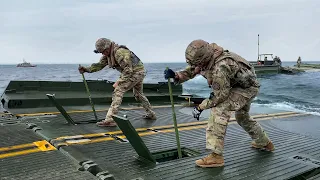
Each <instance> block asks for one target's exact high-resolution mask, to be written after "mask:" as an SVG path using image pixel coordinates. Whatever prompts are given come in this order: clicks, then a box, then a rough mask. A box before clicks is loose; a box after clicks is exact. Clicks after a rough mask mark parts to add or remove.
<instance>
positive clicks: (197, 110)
mask: <svg viewBox="0 0 320 180" xmlns="http://www.w3.org/2000/svg"><path fill="white" fill-rule="evenodd" d="M202 111H203V110H201V109H200V108H199V106H196V107H194V109H193V111H192V114H193V117H194V118H196V119H197V120H198V121H199V117H200V114H201V113H202Z"/></svg>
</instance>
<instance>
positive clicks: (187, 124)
mask: <svg viewBox="0 0 320 180" xmlns="http://www.w3.org/2000/svg"><path fill="white" fill-rule="evenodd" d="M290 114H293V115H299V114H298V113H296V112H281V113H274V114H262V115H254V116H251V117H252V118H259V120H260V118H264V117H266V118H268V119H270V118H273V117H283V115H290ZM230 121H235V118H231V119H230ZM207 123H208V121H197V122H189V123H181V124H178V127H182V126H190V125H205V124H207ZM229 123H231V122H229ZM165 128H173V125H165V126H154V127H149V128H137V129H136V131H137V132H141V131H148V129H149V130H160V131H161V129H165ZM105 134H112V135H117V134H122V131H121V130H118V131H111V132H105V133H96V134H82V135H76V136H82V137H86V138H90V137H99V136H103V135H105ZM70 138H73V136H62V137H58V138H56V139H55V140H61V139H70Z"/></svg>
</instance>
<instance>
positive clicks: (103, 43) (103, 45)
mask: <svg viewBox="0 0 320 180" xmlns="http://www.w3.org/2000/svg"><path fill="white" fill-rule="evenodd" d="M111 42H112V41H111V40H110V39H107V38H99V39H98V40H97V41H96V49H95V50H94V52H95V53H102V52H103V51H104V50H106V49H108V48H109V47H110V46H111Z"/></svg>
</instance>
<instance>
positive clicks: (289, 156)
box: [0, 107, 320, 180]
mask: <svg viewBox="0 0 320 180" xmlns="http://www.w3.org/2000/svg"><path fill="white" fill-rule="evenodd" d="M181 108H183V107H179V108H178V107H177V108H176V114H177V120H178V123H179V124H181V123H188V122H196V120H194V119H193V118H192V117H190V114H184V113H182V112H181V111H180V110H181ZM155 111H156V113H157V115H158V120H156V121H147V120H142V119H141V116H142V115H143V113H144V112H143V110H130V111H121V112H120V115H123V114H126V115H127V116H128V118H129V120H130V122H131V123H132V124H133V126H134V127H135V128H141V127H149V128H151V129H154V130H156V131H154V130H150V129H149V130H140V131H138V133H139V134H140V136H141V138H142V139H143V141H144V142H145V144H146V145H147V147H148V148H149V150H150V151H151V152H156V151H164V150H170V149H175V148H176V139H175V135H174V128H173V127H168V126H167V127H164V128H161V127H154V126H159V125H167V124H169V125H171V124H172V114H171V113H172V111H171V109H170V108H159V109H155ZM105 113H106V112H101V113H100V115H99V117H103V116H104V115H105ZM70 115H71V116H73V118H74V120H76V121H78V122H80V121H83V120H88V119H90V118H92V119H93V117H94V116H93V114H92V112H91V115H90V113H74V114H70ZM319 119H320V118H319V117H318V116H312V115H303V116H300V115H297V116H295V117H285V116H283V117H282V118H279V119H274V120H263V121H258V122H259V123H260V124H261V125H262V126H263V128H264V129H265V131H266V132H267V134H268V135H269V137H270V138H271V139H272V141H273V143H274V144H275V147H276V150H275V151H274V152H273V153H270V152H263V151H259V150H256V149H253V148H251V147H250V142H251V139H250V137H249V135H247V133H246V132H245V131H244V130H243V129H242V128H241V127H240V126H239V125H237V124H234V123H230V124H229V126H228V129H227V135H226V140H225V153H224V157H225V167H223V168H213V169H212V168H199V167H196V165H195V160H197V159H200V158H202V157H204V156H205V155H207V154H208V153H209V151H207V150H206V149H205V122H203V123H201V122H200V123H199V124H192V125H188V124H187V125H184V126H183V127H180V131H179V134H180V142H181V147H185V148H189V149H192V150H194V151H197V152H198V153H199V154H198V155H195V156H191V157H185V158H182V159H175V160H170V161H166V162H159V163H158V164H157V165H151V164H147V163H145V162H142V161H139V160H138V159H137V154H136V152H135V151H134V149H133V148H132V146H131V145H130V143H128V142H126V141H125V140H126V139H124V138H125V137H124V136H123V135H122V134H121V132H118V133H116V137H117V138H120V139H117V140H116V138H114V137H110V136H103V135H102V136H101V137H89V136H90V134H91V135H92V134H96V133H105V134H108V133H109V132H110V131H111V132H110V133H111V134H112V131H117V130H119V128H117V127H115V128H102V127H97V126H96V125H95V124H94V123H89V124H78V125H67V124H66V121H65V120H63V119H62V117H61V115H58V116H52V117H38V118H34V117H30V118H28V117H25V118H19V119H18V120H16V119H13V120H12V121H13V122H14V121H17V122H18V123H15V124H7V123H4V125H0V130H1V131H0V133H1V134H0V135H1V137H6V138H5V139H4V140H3V141H0V157H1V154H4V153H7V152H8V151H7V152H4V151H1V148H3V147H9V146H14V145H19V144H27V143H32V142H35V141H40V140H48V141H49V140H52V139H53V141H50V142H52V143H53V145H55V146H58V145H59V147H60V149H57V150H51V151H44V152H42V151H40V152H35V153H29V154H24V155H16V156H12V157H2V158H0V166H1V167H5V168H1V170H0V174H1V175H0V179H5V178H7V179H28V178H29V179H31V178H38V179H95V178H96V177H95V176H94V175H92V174H90V173H89V172H81V171H78V168H79V166H77V165H76V164H79V163H80V161H82V160H83V159H86V160H92V161H93V162H94V163H96V164H97V165H98V167H99V168H100V169H101V170H102V171H108V172H109V173H110V174H112V175H113V177H114V178H115V179H129V180H131V179H137V178H140V179H144V180H147V179H150V180H157V179H245V180H247V179H292V178H294V177H298V176H299V177H300V178H301V177H302V175H303V176H307V175H308V173H311V172H315V175H316V174H317V173H319V171H317V170H319V167H320V155H319V152H320V139H318V138H316V137H315V135H317V134H316V133H317V129H316V128H317V126H318V120H319ZM203 120H205V118H202V119H201V121H203ZM7 121H10V120H8V119H3V120H2V121H1V122H7ZM289 121H292V122H295V123H296V124H297V125H292V124H291V125H292V126H290V129H288V125H287V124H286V123H285V122H289ZM303 122H306V123H305V124H304V128H301V125H302V124H299V123H303ZM25 123H34V124H35V125H34V129H33V130H31V129H26V128H27V127H28V126H27V125H26V124H25ZM286 125H287V126H286ZM285 127H286V128H285ZM35 128H41V129H38V130H37V131H36V132H34V130H35ZM305 130H308V131H309V132H308V134H306V133H305ZM310 132H313V133H311V134H310ZM71 135H72V136H75V135H84V136H86V137H84V138H82V137H80V138H79V136H78V137H77V136H76V137H73V138H70V139H69V140H70V141H67V140H62V141H61V142H60V141H54V140H59V138H60V137H63V136H71ZM77 138H78V139H77ZM86 138H88V139H90V140H88V139H86ZM60 140H61V139H60ZM73 140H75V141H73ZM77 140H80V141H77ZM81 140H84V141H81ZM63 142H69V144H68V145H67V146H64V145H61V143H63ZM59 143H60V144H59ZM21 150H25V149H21ZM15 151H18V150H15ZM19 151H20V150H19ZM63 151H64V152H67V153H68V154H69V156H66V155H64V154H62V153H61V152H63ZM10 152H12V151H10ZM79 155H83V156H84V157H79ZM308 158H309V160H307V161H306V159H308ZM71 159H73V160H75V163H76V164H74V161H73V160H71ZM303 160H304V161H303ZM13 167H14V168H13ZM36 169H37V170H38V171H36ZM26 172H27V173H26ZM39 172H47V173H39ZM314 177H316V176H314Z"/></svg>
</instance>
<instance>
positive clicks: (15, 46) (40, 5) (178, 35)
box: [0, 0, 320, 64]
mask: <svg viewBox="0 0 320 180" xmlns="http://www.w3.org/2000/svg"><path fill="white" fill-rule="evenodd" d="M319 19H320V1H319V0H268V1H257V0H223V1H222V0H219V1H217V0H193V1H192V0H127V1H126V0H87V1H85V0H51V1H47V0H46V1H45V0H28V1H25V0H23V1H22V0H21V1H18V0H10V1H8V0H6V1H5V0H2V1H1V2H0V64H4V63H6V64H7V63H19V62H21V61H22V58H25V59H26V60H27V61H30V62H31V63H92V62H95V61H98V60H99V58H100V55H97V54H94V53H93V52H92V51H93V49H94V44H95V41H96V40H97V39H98V38H99V37H107V38H110V39H112V40H114V41H115V42H117V43H118V44H124V45H127V46H128V47H129V48H130V49H131V50H133V51H134V52H135V54H137V55H138V56H139V57H140V59H141V60H142V61H143V62H185V59H184V51H185V48H186V47H187V45H188V44H189V43H190V42H191V41H192V40H194V39H204V40H206V41H209V42H216V43H217V44H219V45H221V46H223V47H224V48H225V49H229V50H231V51H233V52H236V53H238V54H239V55H241V56H243V57H244V58H246V59H247V60H250V61H254V60H256V58H257V49H258V47H257V35H258V34H260V53H273V54H275V55H278V56H280V58H281V59H282V61H296V60H297V58H298V56H301V58H302V61H320V58H318V51H317V50H319V49H320V37H319V32H320V24H319Z"/></svg>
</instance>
